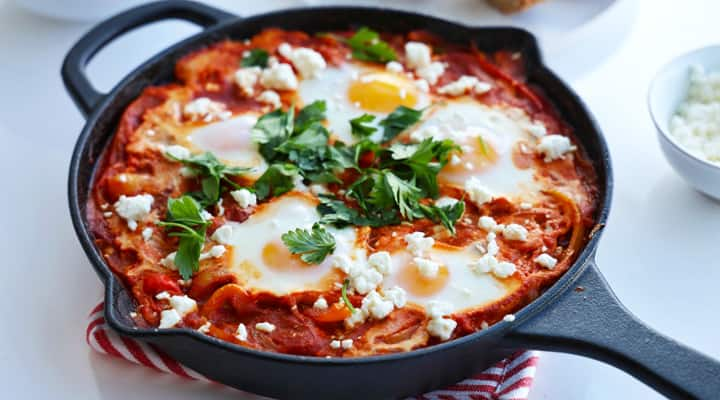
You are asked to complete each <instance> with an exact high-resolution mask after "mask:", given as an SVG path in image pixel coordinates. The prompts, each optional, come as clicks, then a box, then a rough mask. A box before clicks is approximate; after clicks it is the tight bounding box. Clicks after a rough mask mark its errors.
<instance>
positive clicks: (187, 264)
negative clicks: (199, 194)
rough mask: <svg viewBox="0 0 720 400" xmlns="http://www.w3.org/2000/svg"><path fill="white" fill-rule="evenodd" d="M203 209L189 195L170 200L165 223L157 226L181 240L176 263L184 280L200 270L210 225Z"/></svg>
mask: <svg viewBox="0 0 720 400" xmlns="http://www.w3.org/2000/svg"><path fill="white" fill-rule="evenodd" d="M201 211H202V207H201V205H200V203H198V202H197V201H196V200H195V199H194V198H192V197H191V196H188V195H184V196H181V197H178V198H176V199H173V198H171V199H168V203H167V216H166V218H165V221H159V222H158V223H157V224H158V225H159V226H162V227H164V228H165V229H167V230H169V231H170V233H168V236H172V237H177V238H179V239H180V241H179V243H178V249H177V252H176V254H175V260H174V263H175V265H176V266H177V268H178V272H180V275H181V276H182V278H183V279H189V278H190V277H191V276H192V274H193V273H194V272H197V270H198V269H199V268H200V252H201V251H202V248H203V244H204V243H205V233H206V231H207V227H208V225H209V222H208V221H205V220H204V219H203V218H202V217H201V216H200V212H201Z"/></svg>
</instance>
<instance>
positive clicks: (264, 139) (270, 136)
mask: <svg viewBox="0 0 720 400" xmlns="http://www.w3.org/2000/svg"><path fill="white" fill-rule="evenodd" d="M294 113H295V110H294V108H292V107H290V109H289V110H288V112H285V111H283V110H282V109H277V110H275V111H272V112H269V113H267V114H265V115H263V116H262V117H260V118H259V119H258V121H257V123H255V126H253V128H252V139H253V141H254V142H255V143H257V144H258V145H259V148H258V151H259V152H260V154H261V155H262V156H263V157H264V158H265V159H266V160H268V161H273V160H274V159H275V158H276V156H277V152H276V150H275V149H276V148H277V147H278V146H279V145H281V144H282V143H283V142H285V141H286V140H288V139H289V138H290V135H291V134H292V132H293V125H294V118H293V116H294Z"/></svg>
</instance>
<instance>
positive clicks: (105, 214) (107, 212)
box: [103, 211, 113, 218]
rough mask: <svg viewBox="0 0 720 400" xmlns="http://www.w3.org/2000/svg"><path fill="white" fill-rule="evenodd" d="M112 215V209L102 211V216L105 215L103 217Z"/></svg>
mask: <svg viewBox="0 0 720 400" xmlns="http://www.w3.org/2000/svg"><path fill="white" fill-rule="evenodd" d="M112 215H113V213H112V211H105V212H104V213H103V217H105V218H110V217H112Z"/></svg>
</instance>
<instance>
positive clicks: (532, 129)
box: [525, 122, 547, 139]
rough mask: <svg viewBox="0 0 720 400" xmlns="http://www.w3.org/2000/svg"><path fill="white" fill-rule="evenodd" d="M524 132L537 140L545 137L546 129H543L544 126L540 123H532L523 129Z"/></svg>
mask: <svg viewBox="0 0 720 400" xmlns="http://www.w3.org/2000/svg"><path fill="white" fill-rule="evenodd" d="M525 130H526V131H528V133H529V134H531V135H533V136H535V137H536V138H538V139H540V138H542V137H543V136H545V135H547V128H545V125H544V124H543V123H542V122H534V123H531V124H528V125H527V126H526V127H525Z"/></svg>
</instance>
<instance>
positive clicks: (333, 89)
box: [297, 62, 431, 143]
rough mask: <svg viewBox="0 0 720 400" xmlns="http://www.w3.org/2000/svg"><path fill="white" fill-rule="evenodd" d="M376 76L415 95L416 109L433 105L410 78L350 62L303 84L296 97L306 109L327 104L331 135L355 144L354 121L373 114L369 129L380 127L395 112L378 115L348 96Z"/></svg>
mask: <svg viewBox="0 0 720 400" xmlns="http://www.w3.org/2000/svg"><path fill="white" fill-rule="evenodd" d="M373 74H375V75H379V76H385V77H389V78H391V79H394V80H396V81H397V84H398V85H399V86H398V90H405V91H407V92H412V94H413V95H414V96H415V97H416V98H417V100H416V104H415V105H414V106H413V108H416V109H418V108H423V107H426V106H428V105H429V104H430V100H431V99H430V97H429V96H428V95H427V94H425V93H422V92H421V91H420V90H418V89H417V87H416V86H415V84H414V83H413V81H412V80H411V79H410V78H408V77H407V76H405V75H403V74H397V73H392V72H388V71H385V70H381V69H377V68H371V67H368V66H363V65H360V64H355V63H351V62H348V63H345V64H343V65H342V66H339V67H331V68H327V69H325V70H323V71H322V73H321V74H320V76H318V77H317V78H315V79H306V80H302V81H301V82H300V84H299V87H298V89H297V95H298V97H299V99H300V101H301V103H302V104H305V105H306V104H310V103H312V102H313V101H316V100H325V101H326V103H327V106H328V107H327V108H328V110H327V128H328V130H329V131H330V133H332V134H333V135H335V136H336V137H337V138H338V139H339V140H341V141H343V142H345V143H354V142H355V141H356V138H354V137H353V136H352V133H351V129H350V120H351V119H353V118H357V117H359V116H361V115H363V114H370V115H373V116H375V117H376V118H375V121H373V123H371V124H369V125H371V126H375V127H378V123H379V122H380V120H381V119H383V118H385V117H386V116H387V115H388V114H389V113H390V112H391V111H392V110H391V111H388V112H376V111H372V110H367V109H363V108H362V106H361V105H360V104H359V103H356V102H353V101H351V100H350V98H349V96H348V93H349V90H350V87H351V85H353V83H357V81H358V80H362V79H365V78H364V77H367V76H372V75H373ZM381 131H382V129H379V130H378V132H377V133H376V135H377V136H378V137H379V136H380V135H381V134H382V132H381Z"/></svg>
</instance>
